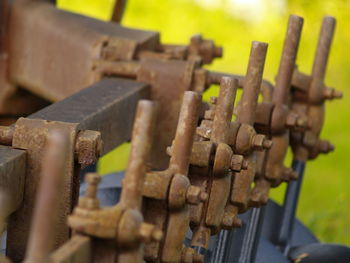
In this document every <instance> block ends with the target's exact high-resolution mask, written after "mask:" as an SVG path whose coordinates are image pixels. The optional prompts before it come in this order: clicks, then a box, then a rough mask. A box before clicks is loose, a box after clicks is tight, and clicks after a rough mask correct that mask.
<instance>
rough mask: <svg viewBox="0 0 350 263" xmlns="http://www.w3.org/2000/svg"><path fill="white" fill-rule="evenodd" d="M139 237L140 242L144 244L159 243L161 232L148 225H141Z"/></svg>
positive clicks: (161, 236) (161, 237)
mask: <svg viewBox="0 0 350 263" xmlns="http://www.w3.org/2000/svg"><path fill="white" fill-rule="evenodd" d="M139 235H140V238H141V240H142V241H143V242H145V243H149V242H152V241H155V242H159V241H161V240H162V239H163V232H162V231H161V230H159V229H158V228H157V227H156V226H154V225H152V224H148V223H142V224H141V226H140V232H139Z"/></svg>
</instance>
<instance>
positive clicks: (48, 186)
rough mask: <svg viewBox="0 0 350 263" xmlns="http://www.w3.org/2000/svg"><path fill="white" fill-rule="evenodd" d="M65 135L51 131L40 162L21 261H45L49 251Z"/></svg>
mask: <svg viewBox="0 0 350 263" xmlns="http://www.w3.org/2000/svg"><path fill="white" fill-rule="evenodd" d="M68 151H69V149H68V135H66V134H64V133H58V132H53V133H52V134H51V135H50V136H49V139H48V142H47V146H46V154H44V155H43V156H44V159H43V163H42V171H41V182H40V186H39V191H38V195H37V197H36V205H35V209H34V216H33V218H32V223H31V229H30V236H29V241H28V247H27V251H26V257H25V261H24V262H25V263H45V262H48V257H49V254H50V252H51V249H52V246H53V245H54V244H53V242H54V240H53V237H54V235H53V232H54V230H55V221H56V219H57V216H59V215H57V210H58V206H59V202H60V192H61V191H62V186H63V180H64V177H63V175H64V173H65V172H64V170H65V163H66V159H67V156H68V155H67V152H68Z"/></svg>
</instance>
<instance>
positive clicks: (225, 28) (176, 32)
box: [58, 0, 350, 245]
mask: <svg viewBox="0 0 350 263" xmlns="http://www.w3.org/2000/svg"><path fill="white" fill-rule="evenodd" d="M58 2H59V5H60V6H61V7H64V8H68V9H71V10H73V11H78V10H81V11H82V12H83V13H85V14H88V15H94V16H96V17H98V18H100V19H104V20H106V19H108V18H109V17H110V8H111V6H112V0H59V1H58ZM221 2H222V3H225V2H227V1H225V0H222V1H221ZM197 3H198V2H194V1H189V0H187V1H186V0H163V1H159V0H158V1H157V0H148V1H141V0H129V1H128V6H127V9H126V14H125V17H124V20H123V24H124V25H126V26H131V27H135V28H142V29H150V30H157V31H160V32H161V33H162V34H161V36H162V41H163V42H172V43H188V40H189V38H190V36H191V35H192V34H194V33H198V32H202V33H204V36H205V37H207V38H212V39H215V41H216V43H218V44H220V45H223V46H224V48H225V53H224V58H223V59H221V60H216V61H215V63H214V64H213V65H211V66H210V67H209V68H210V69H213V70H217V71H226V72H234V73H239V74H244V73H245V70H246V66H247V61H248V56H249V51H250V43H251V41H252V40H258V41H264V42H268V43H269V51H268V55H267V60H266V66H265V74H264V76H265V78H266V79H269V80H271V81H273V79H274V76H275V74H276V72H277V67H278V64H279V59H280V54H281V50H282V45H283V38H284V34H285V30H286V25H287V19H288V15H289V14H291V13H292V14H298V15H300V16H303V17H304V18H305V22H304V29H303V34H302V39H301V44H300V48H299V54H298V65H299V69H301V70H302V71H303V72H305V73H309V72H310V70H311V67H312V62H313V56H314V52H315V47H316V42H317V37H318V32H319V28H320V25H321V22H322V17H323V16H324V15H326V14H331V15H333V16H335V17H336V18H337V20H338V24H337V30H336V36H335V39H334V42H333V47H332V52H331V55H330V61H329V66H328V71H327V77H326V82H327V84H328V85H331V86H334V87H337V88H338V89H340V90H342V91H343V92H344V95H345V98H344V99H343V100H342V101H336V102H332V103H328V105H327V118H326V125H325V128H324V130H323V132H322V137H324V138H328V139H330V140H331V141H332V142H333V143H334V144H335V145H336V147H337V149H336V151H335V152H334V153H332V154H329V155H328V156H320V157H319V158H318V159H317V160H316V161H312V162H310V163H308V165H307V169H306V176H305V181H304V185H303V189H302V193H301V198H300V200H301V202H300V205H299V209H298V216H299V218H301V219H302V221H303V222H304V223H305V224H306V225H307V226H308V227H310V229H311V230H312V231H313V232H314V233H315V234H316V235H317V236H318V237H319V238H320V239H321V240H322V241H327V242H341V243H346V244H349V245H350V226H349V223H348V222H350V209H349V201H350V191H349V186H350V178H349V177H348V176H347V173H348V171H349V170H350V161H349V160H348V159H349V158H348V156H349V153H350V139H349V136H348V134H349V129H350V123H349V122H348V116H349V114H350V105H349V104H348V103H346V102H347V100H348V99H347V95H348V93H349V88H348V86H347V85H348V83H350V74H349V73H350V72H349V68H350V52H349V51H348V50H347V49H348V47H349V45H350V34H349V33H348V27H349V26H350V17H349V15H348V14H349V12H350V3H349V1H345V0H333V1H322V0H318V1H316V0H314V1H309V0H290V1H288V4H287V8H286V11H285V12H282V11H281V12H279V13H271V14H269V15H268V16H266V17H265V19H264V20H263V21H260V22H258V23H256V22H254V23H253V22H252V23H251V22H247V21H243V20H239V19H238V18H235V17H233V16H232V15H230V14H229V13H228V12H226V11H225V9H224V8H220V7H215V8H204V7H201V6H199V5H198V4H197ZM216 91H217V89H213V90H211V91H210V93H209V94H205V97H209V96H211V95H213V94H215V92H216ZM127 153H128V146H127V145H124V146H123V147H121V149H118V150H117V151H116V152H114V153H112V154H108V155H107V156H106V157H104V158H103V159H102V160H101V163H100V172H102V173H106V172H111V171H115V170H118V169H123V168H124V167H125V163H126V160H127ZM283 188H284V187H281V188H279V189H275V190H273V191H272V196H273V198H274V199H276V200H281V199H282V196H283V191H284V189H283Z"/></svg>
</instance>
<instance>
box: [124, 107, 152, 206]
mask: <svg viewBox="0 0 350 263" xmlns="http://www.w3.org/2000/svg"><path fill="white" fill-rule="evenodd" d="M155 120H156V105H155V103H154V102H151V101H148V100H141V101H140V102H139V103H138V105H137V111H136V116H135V121H134V128H133V133H132V141H131V149H130V154H129V162H128V166H127V169H126V172H125V177H124V181H123V188H122V192H121V197H120V204H121V205H123V206H124V207H127V208H130V209H138V210H139V209H141V202H142V189H143V184H144V180H145V175H146V170H147V161H148V157H149V155H150V150H151V145H152V140H153V131H154V126H155Z"/></svg>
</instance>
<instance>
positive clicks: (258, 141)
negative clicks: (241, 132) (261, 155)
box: [252, 134, 272, 151]
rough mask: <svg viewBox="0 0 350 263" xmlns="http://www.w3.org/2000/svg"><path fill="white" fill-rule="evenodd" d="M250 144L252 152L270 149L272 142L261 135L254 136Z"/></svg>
mask: <svg viewBox="0 0 350 263" xmlns="http://www.w3.org/2000/svg"><path fill="white" fill-rule="evenodd" d="M252 144H253V148H254V150H258V151H262V150H265V149H270V148H271V146H272V141H271V140H269V139H267V138H266V136H265V135H263V134H255V135H254V137H253V143H252Z"/></svg>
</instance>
